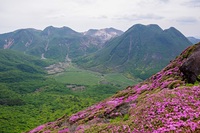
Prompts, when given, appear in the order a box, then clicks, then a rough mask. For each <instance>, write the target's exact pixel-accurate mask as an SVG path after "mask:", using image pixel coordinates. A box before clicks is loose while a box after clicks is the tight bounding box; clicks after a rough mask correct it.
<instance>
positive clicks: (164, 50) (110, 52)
mask: <svg viewBox="0 0 200 133" xmlns="http://www.w3.org/2000/svg"><path fill="white" fill-rule="evenodd" d="M189 45H191V43H190V42H189V41H188V39H187V38H186V37H185V36H184V35H183V34H182V33H180V32H179V31H178V30H176V29H175V28H173V27H172V28H169V29H167V30H162V29H161V28H160V27H159V26H158V25H154V24H152V25H147V26H145V25H141V24H137V25H134V26H132V27H131V28H130V29H128V30H127V31H126V32H125V33H124V34H123V35H121V36H119V37H117V38H115V39H113V40H111V41H109V42H107V43H106V44H105V47H104V48H103V49H101V50H100V51H98V52H96V53H94V54H92V55H90V56H87V57H85V58H81V59H80V60H78V61H77V63H78V64H79V65H80V66H82V67H84V68H87V69H88V68H89V69H91V70H94V71H100V72H113V71H118V72H128V73H131V74H132V75H133V76H135V77H139V78H141V79H146V78H147V77H149V76H151V75H152V74H154V73H156V72H157V71H159V70H161V69H162V68H163V67H164V66H165V65H166V64H167V63H169V61H170V60H171V59H173V58H175V57H176V56H177V55H178V54H179V53H180V52H181V51H182V50H183V49H185V48H186V47H187V46H189Z"/></svg>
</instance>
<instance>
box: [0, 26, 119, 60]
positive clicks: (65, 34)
mask: <svg viewBox="0 0 200 133" xmlns="http://www.w3.org/2000/svg"><path fill="white" fill-rule="evenodd" d="M100 32H101V33H102V34H100ZM95 33H96V34H95V35H92V34H91V33H89V32H87V33H86V32H85V33H84V34H83V33H79V32H76V31H74V30H72V29H71V28H69V27H61V28H56V27H53V26H49V27H47V28H45V29H44V30H43V31H41V30H36V29H20V30H16V31H14V32H10V33H5V34H0V48H2V49H13V50H17V51H21V52H25V53H27V54H31V55H35V56H38V57H41V58H42V59H45V58H50V59H56V60H58V61H65V60H66V58H67V59H68V58H72V59H73V58H77V57H80V56H83V55H87V54H89V53H93V52H95V51H97V50H98V49H100V48H101V47H102V46H103V44H104V43H105V41H107V40H109V39H111V38H113V37H115V36H116V35H118V34H120V33H121V32H120V31H119V30H115V29H113V28H109V29H105V30H103V29H102V30H99V31H98V30H97V31H96V32H95Z"/></svg>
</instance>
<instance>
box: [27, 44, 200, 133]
mask: <svg viewBox="0 0 200 133" xmlns="http://www.w3.org/2000/svg"><path fill="white" fill-rule="evenodd" d="M199 54H200V43H198V44H196V45H194V46H191V47H188V48H187V49H186V50H184V51H183V52H182V53H181V54H180V56H178V57H177V58H176V59H175V60H173V61H171V62H170V64H169V65H167V66H166V67H165V68H164V69H162V70H161V71H160V72H158V73H157V74H155V75H153V76H152V77H150V78H149V79H147V80H146V81H144V82H142V83H139V84H137V85H135V86H129V87H127V88H126V89H124V90H122V91H120V92H118V93H116V94H115V95H113V96H112V97H110V98H108V99H105V100H104V101H102V102H99V103H97V104H95V105H93V106H91V107H89V108H87V109H85V110H82V111H80V112H78V113H76V114H73V115H72V116H66V115H64V116H63V117H61V118H59V119H57V120H56V121H54V122H49V123H46V124H43V125H40V126H38V127H36V128H35V129H33V130H31V131H30V132H29V133H36V132H59V133H67V132H77V133H79V132H80V133H81V132H85V133H91V132H93V133H96V132H98V133H99V132H102V133H103V132H128V133H129V132H154V133H157V132H194V133H195V132H196V133H197V132H200V99H199V95H200V83H199V76H197V75H199V74H200V71H199V69H197V68H199ZM191 66H193V67H191ZM185 68H187V69H185ZM188 75H192V76H191V77H190V76H188ZM195 75H196V76H195ZM191 78H192V80H191ZM191 81H192V82H191ZM194 82H195V84H193V83H194Z"/></svg>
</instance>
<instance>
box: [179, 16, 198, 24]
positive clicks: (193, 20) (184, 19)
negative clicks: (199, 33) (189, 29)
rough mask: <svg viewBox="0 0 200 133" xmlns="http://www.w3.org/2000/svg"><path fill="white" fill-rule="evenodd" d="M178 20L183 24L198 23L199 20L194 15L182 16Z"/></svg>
mask: <svg viewBox="0 0 200 133" xmlns="http://www.w3.org/2000/svg"><path fill="white" fill-rule="evenodd" d="M176 22H179V23H182V24H191V23H197V22H198V20H197V19H196V18H194V17H181V18H178V19H176Z"/></svg>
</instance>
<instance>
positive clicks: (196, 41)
mask: <svg viewBox="0 0 200 133" xmlns="http://www.w3.org/2000/svg"><path fill="white" fill-rule="evenodd" d="M187 39H188V40H189V41H190V42H191V43H192V44H196V43H198V42H200V39H197V38H195V37H187Z"/></svg>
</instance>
